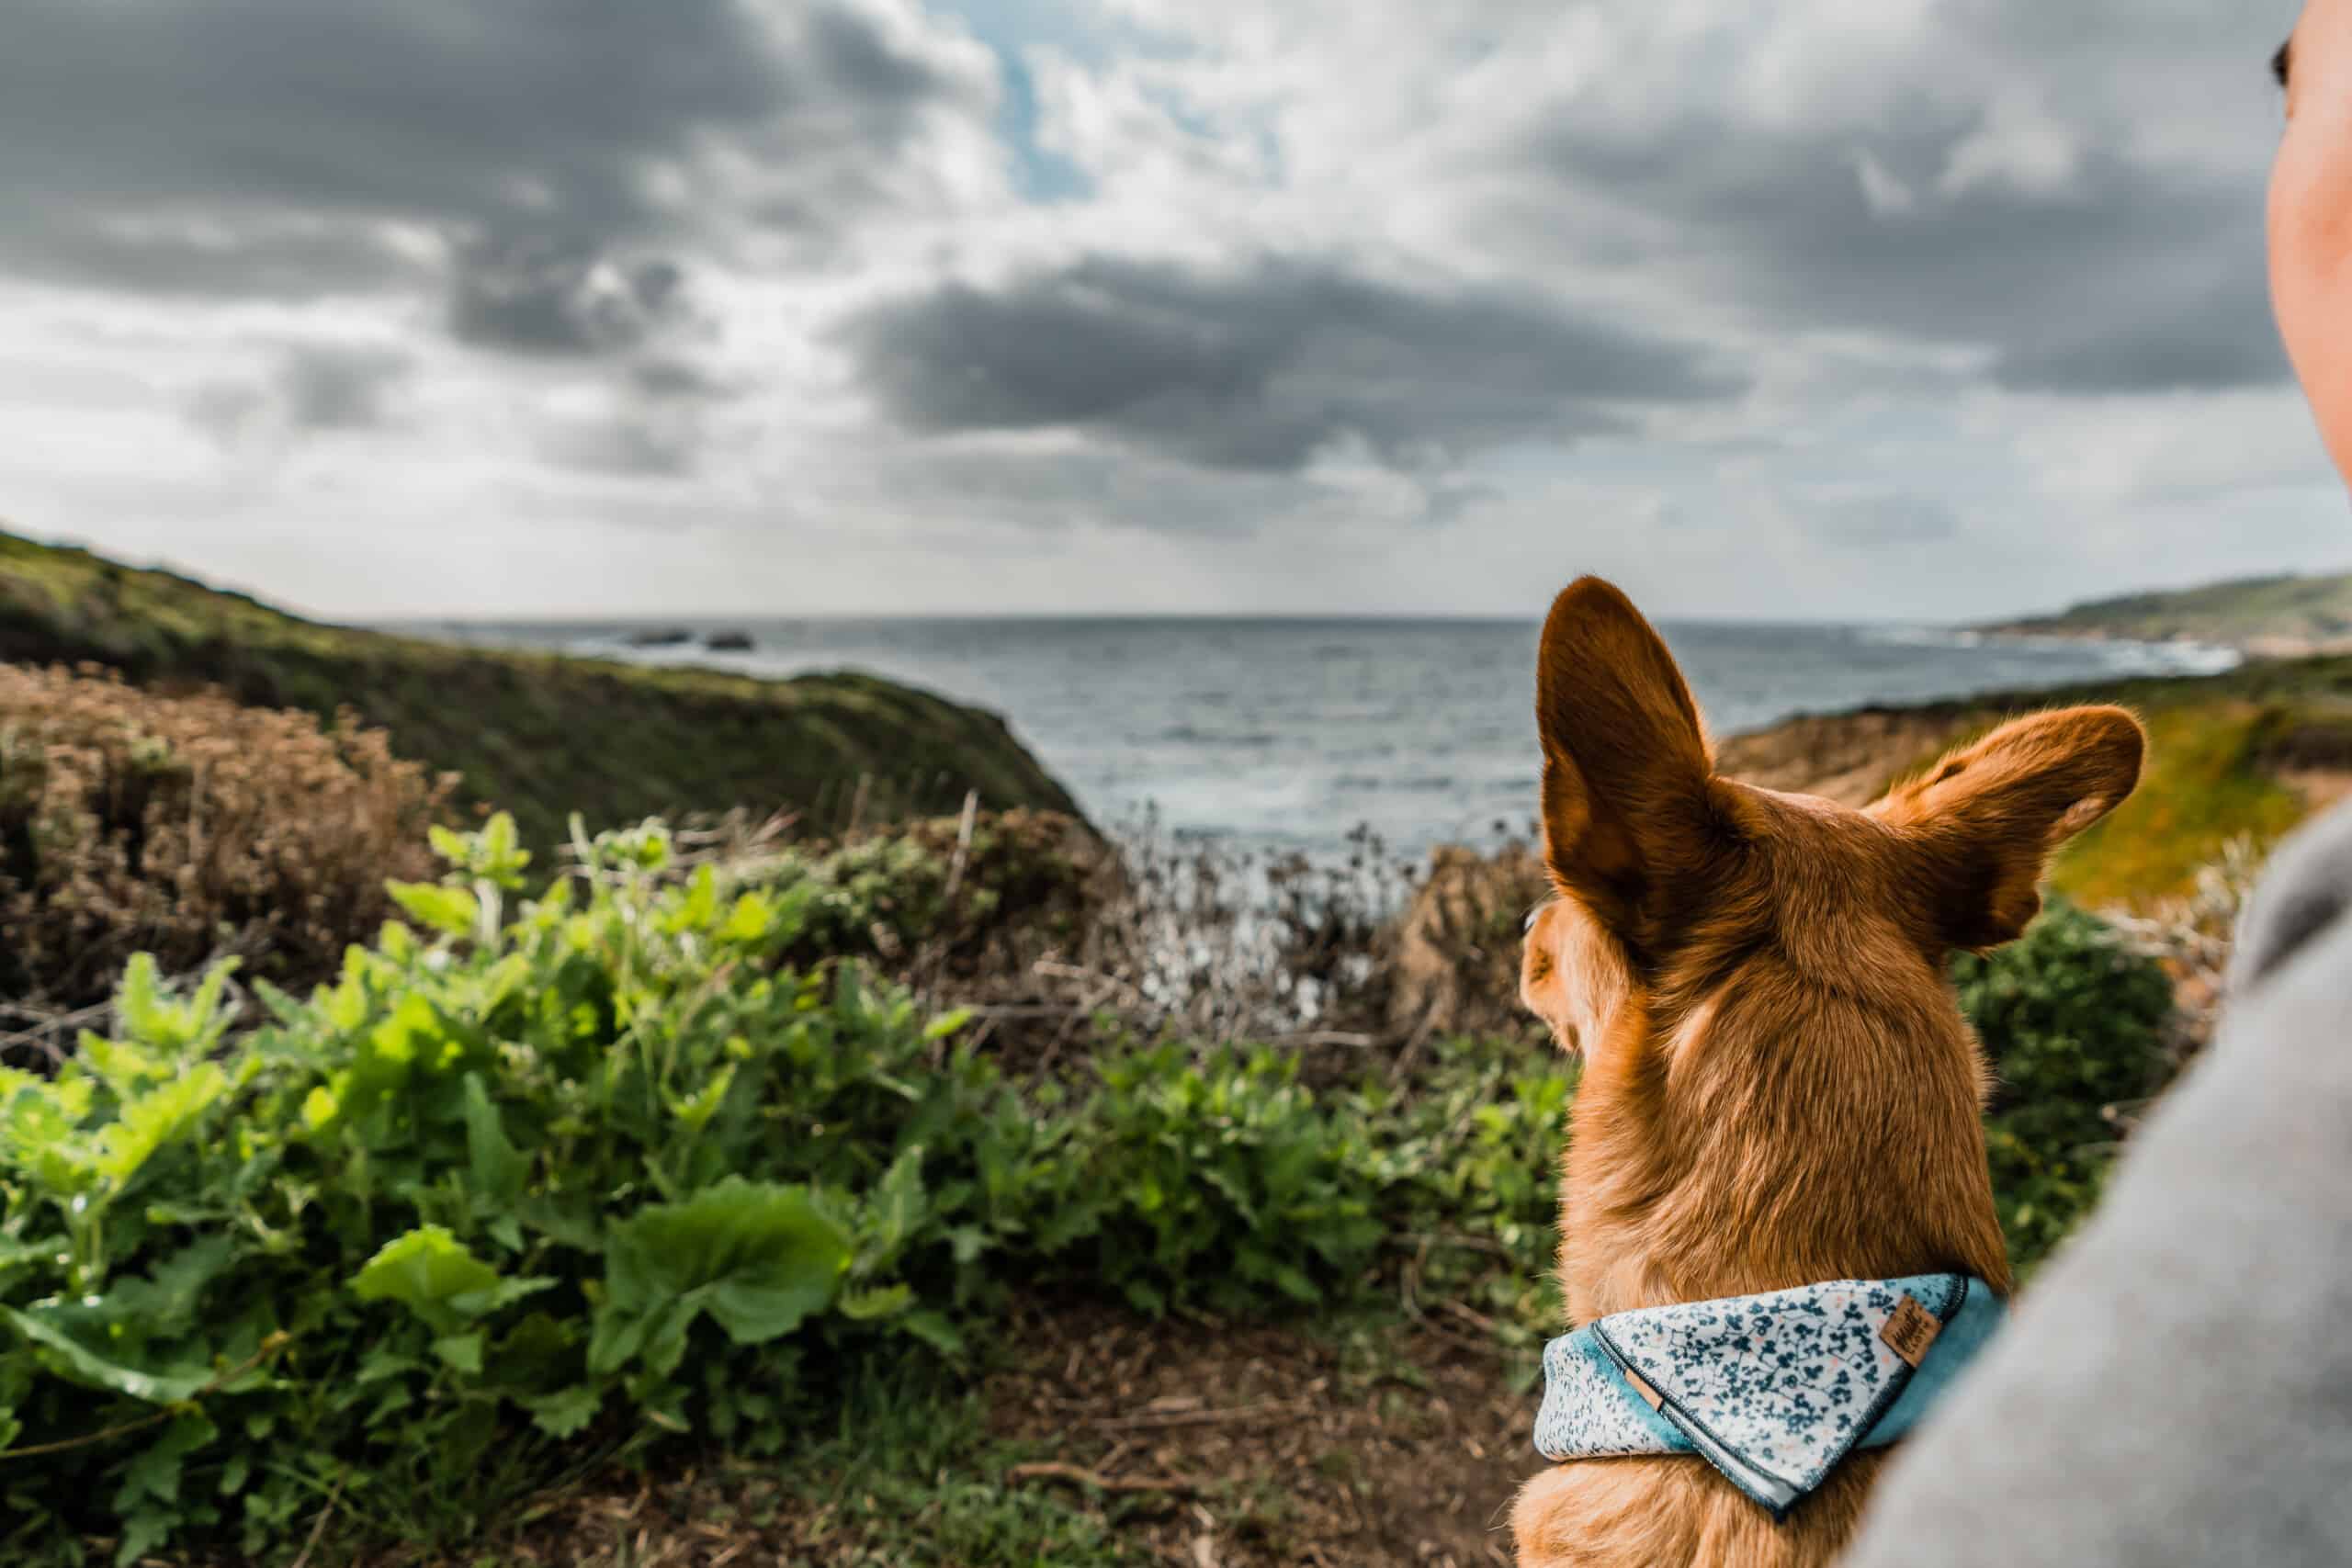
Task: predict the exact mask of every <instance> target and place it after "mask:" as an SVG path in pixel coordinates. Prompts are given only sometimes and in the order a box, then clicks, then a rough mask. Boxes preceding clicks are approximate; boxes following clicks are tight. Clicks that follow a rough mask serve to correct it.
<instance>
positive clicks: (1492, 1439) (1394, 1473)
mask: <svg viewBox="0 0 2352 1568" xmlns="http://www.w3.org/2000/svg"><path fill="white" fill-rule="evenodd" d="M1004 1336H1005V1337H1004V1343H1005V1344H1006V1345H1007V1346H1010V1347H1014V1348H1013V1349H1012V1350H1011V1351H1010V1353H1009V1354H1008V1355H1007V1356H1005V1357H1004V1358H1002V1365H1001V1370H999V1371H994V1372H992V1373H989V1374H987V1375H986V1377H985V1378H984V1380H983V1382H982V1385H981V1396H982V1397H981V1404H982V1406H983V1407H984V1408H985V1409H986V1411H987V1412H988V1416H987V1420H988V1425H989V1439H990V1441H989V1444H988V1448H989V1451H990V1452H991V1453H995V1452H1000V1451H1001V1452H1002V1453H1004V1454H1005V1455H1007V1456H1009V1457H1008V1458H1007V1459H1006V1460H1005V1461H1004V1462H1002V1463H1001V1466H999V1467H998V1468H997V1469H996V1470H995V1472H994V1473H993V1474H991V1475H988V1476H984V1477H982V1478H980V1480H979V1483H978V1484H979V1485H980V1486H981V1487H982V1488H983V1489H996V1488H1001V1489H1002V1491H1003V1492H1004V1493H1005V1494H1007V1495H1010V1494H1012V1493H1015V1492H1022V1491H1035V1492H1036V1493H1039V1494H1041V1495H1043V1496H1045V1497H1050V1498H1051V1499H1052V1500H1053V1501H1054V1502H1055V1503H1056V1504H1057V1505H1058V1506H1061V1507H1064V1508H1068V1509H1070V1510H1074V1511H1076V1512H1077V1513H1079V1514H1080V1515H1083V1516H1086V1517H1088V1518H1089V1519H1090V1520H1091V1521H1093V1522H1095V1523H1096V1524H1098V1525H1099V1526H1100V1528H1101V1529H1102V1530H1103V1533H1104V1535H1105V1536H1107V1538H1108V1539H1109V1540H1112V1541H1113V1542H1114V1543H1115V1545H1116V1548H1117V1549H1119V1550H1120V1551H1121V1552H1122V1553H1123V1555H1122V1556H1121V1558H1120V1560H1121V1561H1126V1562H1165V1563H1170V1564H1175V1565H1179V1568H1272V1565H1276V1564H1280V1565H1284V1568H1289V1565H1295V1564H1303V1565H1306V1568H1390V1565H1396V1568H1487V1565H1492V1564H1505V1565H1507V1564H1509V1563H1510V1560H1511V1558H1510V1534H1509V1529H1508V1517H1509V1510H1510V1498H1511V1495H1512V1494H1513V1492H1514V1491H1515V1490H1516V1488H1517V1486H1518V1484H1519V1483H1520V1482H1521V1480H1523V1479H1524V1478H1525V1477H1526V1476H1527V1475H1528V1474H1529V1473H1531V1472H1532V1471H1533V1470H1534V1469H1535V1468H1537V1466H1538V1465H1539V1464H1540V1462H1541V1461H1538V1460H1537V1459H1536V1458H1535V1456H1534V1454H1533V1451H1532V1448H1531V1447H1530V1442H1529V1431H1530V1428H1531V1426H1532V1419H1533V1410H1534V1405H1533V1402H1532V1394H1530V1393H1526V1392H1523V1391H1522V1390H1521V1389H1516V1388H1514V1386H1513V1380H1514V1374H1516V1375H1517V1376H1519V1377H1520V1378H1522V1379H1523V1378H1525V1377H1526V1376H1528V1375H1529V1374H1530V1373H1531V1372H1532V1363H1533V1357H1532V1352H1530V1353H1513V1352H1510V1351H1507V1350H1505V1349H1504V1348H1502V1347H1501V1346H1500V1345H1499V1344H1498V1342H1497V1341H1496V1340H1495V1339H1494V1338H1493V1337H1491V1336H1488V1335H1486V1334H1482V1333H1479V1332H1476V1330H1475V1329H1473V1328H1470V1327H1464V1328H1462V1329H1460V1330H1459V1331H1457V1330H1455V1329H1454V1328H1453V1326H1452V1325H1438V1324H1434V1323H1425V1324H1420V1325H1407V1324H1403V1323H1390V1324H1386V1325H1364V1324H1354V1325H1342V1326H1340V1327H1336V1328H1328V1329H1318V1328H1317V1327H1315V1326H1313V1325H1305V1326H1266V1325H1216V1324H1202V1323H1186V1322H1177V1321H1167V1322H1160V1323H1152V1322H1149V1321H1147V1320H1145V1319H1142V1318H1139V1317H1136V1316H1135V1315H1133V1314H1125V1313H1121V1312H1119V1311H1117V1310H1115V1309H1112V1308H1106V1307H1101V1306H1077V1307H1057V1308H1054V1309H1051V1310H1047V1309H1044V1308H1038V1307H1031V1308H1027V1309H1023V1311H1021V1312H1020V1313H1018V1314H1016V1315H1015V1316H1014V1317H1013V1318H1012V1319H1011V1320H1009V1321H1008V1322H1007V1324H1006V1325H1005V1331H1004ZM1522 1363H1523V1364H1522ZM745 1473H746V1467H744V1466H741V1465H740V1464H738V1465H734V1466H724V1467H722V1466H705V1467H694V1466H687V1467H682V1468H680V1469H678V1470H677V1471H675V1472H672V1473H670V1474H668V1475H667V1476H664V1477H661V1478H658V1479H648V1478H644V1477H621V1476H615V1477H613V1478H611V1479H610V1480H609V1481H608V1482H606V1483H603V1484H602V1485H591V1486H589V1487H587V1488H585V1489H582V1490H581V1491H578V1492H576V1493H573V1494H571V1495H567V1496H566V1497H564V1498H563V1499H562V1500H560V1502H559V1503H557V1504H555V1505H554V1506H551V1507H549V1508H548V1509H547V1510H546V1511H545V1513H544V1514H543V1515H542V1517H539V1518H538V1519H537V1521H536V1522H535V1523H534V1524H533V1525H532V1526H531V1527H530V1528H529V1529H528V1530H527V1531H526V1534H525V1536H524V1537H523V1539H522V1540H519V1541H516V1542H515V1543H514V1544H512V1545H510V1546H508V1547H507V1548H506V1549H504V1550H503V1551H501V1552H499V1553H498V1554H497V1555H496V1557H495V1558H491V1559H483V1558H469V1559H466V1560H465V1561H466V1562H467V1564H468V1568H475V1565H476V1564H479V1563H483V1562H498V1563H500V1564H505V1563H515V1562H521V1563H530V1564H550V1565H552V1564H567V1565H572V1564H577V1565H583V1568H584V1565H596V1568H753V1565H763V1564H782V1563H792V1564H809V1565H810V1568H834V1565H837V1564H839V1565H849V1564H856V1565H859V1568H863V1565H865V1564H869V1563H877V1562H892V1563H903V1564H905V1565H906V1568H933V1565H936V1568H950V1565H954V1568H964V1565H965V1564H966V1563H967V1562H968V1561H970V1560H971V1559H973V1558H975V1557H977V1556H979V1555H981V1554H980V1553H978V1552H976V1551H974V1550H973V1549H972V1548H971V1547H970V1546H968V1545H967V1546H965V1547H963V1548H961V1549H957V1550H947V1551H937V1552H936V1553H934V1552H933V1549H932V1548H931V1546H930V1544H929V1542H928V1540H926V1538H925V1536H924V1534H923V1531H922V1527H921V1521H920V1518H919V1517H918V1518H917V1519H916V1520H914V1521H912V1523H911V1525H910V1523H909V1522H907V1521H903V1520H902V1521H901V1522H900V1524H899V1529H900V1531H901V1532H902V1533H901V1534H900V1535H899V1536H898V1537H896V1538H894V1539H893V1540H891V1541H888V1542H885V1541H879V1540H876V1539H875V1538H874V1537H873V1536H872V1534H871V1533H870V1532H869V1531H868V1530H867V1529H865V1528H863V1527H861V1526H859V1525H858V1524H857V1523H856V1522H855V1520H854V1517H850V1514H851V1512H852V1510H850V1509H846V1508H844V1509H842V1510H840V1511H838V1512H837V1509H836V1506H835V1505H833V1504H831V1503H819V1502H812V1501H811V1500H810V1499H809V1498H807V1497H800V1498H793V1497H791V1496H789V1495H777V1494H776V1492H775V1489H774V1488H773V1485H772V1483H759V1482H753V1483H749V1485H748V1487H747V1483H746V1481H745ZM747 1494H748V1495H747ZM758 1497H764V1498H766V1499H767V1502H766V1504H765V1505H764V1506H760V1505H758V1504H757V1503H755V1502H754V1501H752V1500H751V1499H752V1498H758ZM1008 1506H1012V1505H1011V1503H1010V1501H1009V1499H1008ZM1016 1550H1018V1549H1016ZM1026 1550H1027V1554H1026V1555H1012V1554H1011V1553H1008V1554H1007V1555H1005V1556H1002V1557H998V1556H993V1555H991V1556H989V1558H988V1560H989V1561H992V1562H1022V1563H1024V1564H1029V1563H1035V1564H1036V1565H1037V1568H1046V1565H1047V1564H1052V1565H1054V1568H1059V1565H1060V1564H1062V1563H1065V1562H1067V1563H1070V1564H1074V1565H1075V1564H1083V1563H1086V1562H1092V1561H1096V1560H1098V1559H1099V1558H1100V1557H1101V1556H1103V1551H1101V1550H1099V1549H1098V1550H1096V1551H1091V1552H1078V1551H1072V1552H1069V1553H1068V1554H1059V1553H1056V1554H1040V1553H1039V1552H1038V1551H1036V1549H1034V1548H1032V1549H1026ZM454 1562H455V1560H453V1562H452V1568H454Z"/></svg>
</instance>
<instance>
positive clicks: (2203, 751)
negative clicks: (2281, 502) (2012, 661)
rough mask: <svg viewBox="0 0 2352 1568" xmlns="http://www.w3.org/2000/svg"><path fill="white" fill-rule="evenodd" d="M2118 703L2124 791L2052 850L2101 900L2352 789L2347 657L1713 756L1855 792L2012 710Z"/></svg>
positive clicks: (2114, 689) (2173, 874)
mask: <svg viewBox="0 0 2352 1568" xmlns="http://www.w3.org/2000/svg"><path fill="white" fill-rule="evenodd" d="M2077 703H2120V704H2121V705H2124V706H2126V707H2129V708H2131V709H2132V710H2133V711H2135V712H2137V713H2138V714H2139V715H2140V716H2141V717H2142V719H2143V721H2145V723H2146V724H2147V727H2148V732H2149V739H2150V742H2151V744H2150V748H2149V753H2148V762H2147V768H2146V771H2145V773H2143V775H2142V778H2141V783H2140V787H2139V788H2138V790H2136V791H2135V792H2134V793H2133V795H2132V796H2131V799H2130V800H2128V801H2126V802H2125V803H2124V804H2123V805H2122V806H2121V807H2118V808H2117V809H2116V811H2115V812H2114V813H2113V815H2111V816H2109V818H2107V819H2106V820H2105V821H2103V822H2101V823H2099V824H2098V826H2096V827H2094V828H2093V829H2090V830H2089V831H2088V832H2086V833H2084V834H2083V835H2082V836H2081V837H2080V838H2078V839H2076V840H2075V841H2074V842H2073V843H2071V844H2069V845H2068V846H2067V847H2066V849H2065V850H2064V852H2062V853H2061V854H2060V855H2059V857H2058V860H2057V863H2056V864H2055V866H2054V868H2053V870H2052V877H2051V881H2052V886H2054V887H2055V888H2056V889H2057V890H2058V891H2060V892H2062V893H2064V894H2065V895H2067V896H2068V897H2073V898H2075V899H2077V900H2079V901H2081V902H2083V903H2086V904H2091V905H2094V906H2098V907H2108V906H2118V907H2135V908H2145V907H2148V906H2151V905H2153V904H2155V903H2156V902H2158V901H2160V900H2164V899H2169V898H2176V897H2182V896H2184V895H2186V894H2188V893H2189V892H2191V891H2192V890H2193V886H2194V884H2195V880H2196V875H2197V872H2198V870H2199V867H2201V866H2205V865H2209V864H2211V863H2213V862H2214V861H2216V860H2218V859H2219V858H2220V857H2221V854H2222V849H2223V846H2225V845H2227V844H2229V843H2231V842H2233V841H2237V840H2243V841H2245V842H2246V843H2247V844H2249V845H2250V846H2251V847H2252V849H2253V851H2254V852H2256V853H2257V854H2258V853H2260V852H2264V851H2267V849H2268V847H2269V846H2270V845H2271V844H2272V843H2275V842H2276V841H2277V840H2278V839H2279V838H2280V837H2281V836H2282V835H2284V834H2285V833H2286V832H2287V831H2289V830H2290V829H2292V828H2293V827H2294V826H2295V825H2296V823H2298V822H2299V821H2301V819H2302V818H2304V816H2306V815H2307V814H2308V813H2309V811H2310V810H2311V809H2312V803H2313V802H2315V801H2325V800H2328V799H2333V798H2335V796H2336V795H2340V794H2342V793H2343V792H2344V790H2345V788H2346V786H2347V785H2352V657H2347V656H2344V655H2327V656H2323V657H2318V658H2312V659H2301V660H2256V661H2253V662H2249V663H2246V664H2244V665H2241V666H2239V667H2238V668H2237V669H2234V670H2231V671H2224V672H2222V673H2221V674H2217V675H2204V676H2194V677H2160V676H2150V677H2144V678H2139V679H2133V680H2126V681H2114V682H2098V683H2091V684H2084V685H2077V686H2066V687H2060V688H2056V689H2053V690H2048V691H2029V692H1994V693H1986V694H1982V695H1979V696H1973V697H1967V698H1962V699H1957V700H1953V701H1949V702H1939V703H1928V704H1922V705H1918V706H1916V707H1909V708H1901V709H1888V708H1866V709H1858V710H1856V711H1855V712H1853V713H1850V714H1842V715H1830V716H1811V717H1804V718H1800V719H1794V720H1791V721H1789V722H1787V723H1785V724H1782V725H1780V726H1776V727H1774V728H1771V729H1770V730H1765V731H1760V732H1758V733H1756V734H1752V735H1746V736H1740V737H1737V738H1736V739H1733V740H1732V741H1730V742H1728V743H1727V744H1726V745H1725V747H1724V752H1723V761H1724V767H1725V768H1726V769H1727V770H1728V771H1729V772H1731V773H1734V774H1735V775H1736V776H1738V777H1746V778H1754V779H1756V780H1757V781H1758V782H1759V783H1765V784H1770V785H1772V786H1773V787H1775V788H1780V789H1795V790H1808V789H1816V788H1823V787H1826V786H1825V783H1824V781H1825V780H1826V779H1829V778H1838V777H1841V776H1842V778H1843V779H1845V780H1847V781H1849V782H1851V783H1852V784H1854V786H1855V787H1852V788H1850V789H1846V790H1843V791H1842V794H1843V795H1844V797H1846V798H1849V800H1850V801H1851V802H1852V803H1854V804H1860V803H1861V802H1862V801H1865V800H1868V799H1871V798H1873V797H1875V796H1876V795H1879V794H1881V793H1883V791H1884V790H1885V789H1886V788H1887V787H1888V786H1890V785H1892V784H1895V783H1897V782H1899V781H1901V780H1903V779H1905V778H1907V777H1910V776H1912V775H1913V774H1915V773H1919V772H1921V771H1922V770H1924V769H1925V768H1927V767H1928V765H1930V764H1931V763H1932V762H1934V761H1935V760H1936V759H1937V758H1939V757H1940V756H1941V755H1942V754H1943V753H1944V752H1946V751H1947V750H1951V749H1952V748H1954V747H1957V746H1962V745H1964V744H1966V743H1967V742H1969V741H1971V740H1973V739H1976V738H1977V737H1979V736H1981V735H1983V734H1985V732H1986V731H1988V730H1990V729H1992V728H1994V727H1995V726H1996V725H1997V724H2000V723H2001V722H2002V721H2004V720H2006V719H2008V718H2012V717H2015V716H2018V715H2019V714H2027V713H2036V712H2040V711H2041V710H2043V709H2047V708H2054V707H2064V706H2068V705H2073V704H2077Z"/></svg>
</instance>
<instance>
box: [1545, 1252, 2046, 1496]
mask: <svg viewBox="0 0 2352 1568" xmlns="http://www.w3.org/2000/svg"><path fill="white" fill-rule="evenodd" d="M2004 1311H2005V1308H2004V1307H2003V1305H2002V1302H2001V1299H2000V1297H1998V1296H1996V1295H1995V1294H1994V1293H1993V1288H1992V1287H1991V1286H1990V1285H1987V1284H1986V1283H1985V1281H1984V1280H1973V1279H1970V1278H1968V1277H1967V1276H1966V1275H1962V1274H1922V1275H1918V1276H1916V1277H1915V1278H1912V1279H1908V1280H1831V1281H1829V1282H1828V1283H1826V1284H1821V1285H1805V1286H1803V1287H1800V1288H1799V1289H1797V1290H1793V1291H1774V1292H1770V1293H1769V1294H1766V1295H1760V1296H1733V1297H1728V1298H1726V1299H1724V1300H1722V1301H1713V1302H1687V1303H1681V1304H1679V1305H1677V1306H1665V1307H1648V1308H1645V1309H1643V1310H1641V1311H1638V1312H1621V1313H1615V1314H1611V1315H1610V1316H1608V1317H1603V1318H1599V1319H1596V1320H1595V1321H1593V1322H1591V1323H1589V1324H1587V1325H1585V1326H1584V1327H1582V1328H1579V1329H1577V1331H1576V1332H1575V1333H1573V1334H1566V1335H1563V1336H1561V1337H1559V1338H1557V1339H1555V1340H1553V1341H1552V1342H1551V1343H1550V1344H1549V1345H1547V1346H1545V1347H1544V1407H1543V1409H1542V1410H1541V1411H1539V1412H1538V1413H1537V1415H1536V1417H1535V1447H1536V1449H1537V1450H1538V1451H1540V1452H1541V1453H1542V1454H1543V1455H1544V1458H1546V1459H1550V1460H1572V1459H1599V1458H1602V1457H1604V1456H1611V1455H1631V1454H1687V1453H1695V1454H1698V1455H1700V1456H1701V1457H1702V1458H1703V1459H1705V1460H1706V1461H1707V1462H1708V1463H1710V1464H1712V1465H1713V1466H1714V1467H1715V1468H1716V1469H1717V1470H1719V1471H1722V1472H1724V1475H1725V1476H1726V1477H1728V1478H1729V1479H1730V1481H1731V1483H1732V1484H1733V1485H1735V1486H1736V1487H1738V1488H1739V1489H1740V1490H1741V1491H1742V1492H1745V1493H1747V1495H1749V1496H1750V1497H1753V1498H1754V1499H1755V1500H1756V1501H1757V1502H1758V1503H1761V1504H1762V1505H1763V1506H1765V1507H1767V1508H1770V1510H1771V1511H1772V1517H1774V1518H1779V1517H1781V1516H1782V1515H1784V1514H1786V1513H1787V1512H1788V1511H1789V1509H1790V1508H1791V1507H1792V1506H1795V1505H1796V1504H1797V1503H1798V1502H1799V1501H1801V1500H1802V1499H1803V1498H1804V1496H1805V1495H1807V1494H1809V1493H1810V1492H1812V1491H1813V1489H1814V1488H1815V1487H1816V1486H1818V1485H1820V1484H1821V1483H1822V1482H1823V1480H1825V1479H1826V1477H1827V1476H1828V1474H1829V1472H1831V1471H1832V1470H1834V1469H1836V1468H1837V1466H1838V1461H1840V1460H1843V1459H1844V1458H1845V1457H1846V1456H1847V1455H1848V1454H1849V1453H1851V1452H1852V1451H1853V1450H1855V1449H1857V1448H1883V1447H1884V1446H1886V1445H1887V1444H1889V1443H1892V1442H1894V1440H1895V1439H1896V1438H1900V1437H1901V1436H1903V1434H1904V1433H1905V1432H1907V1431H1909V1430H1910V1429H1911V1427H1912V1425H1913V1424H1914V1423H1915V1422H1917V1420H1918V1419H1919V1417H1920V1416H1921V1414H1922V1413H1923V1412H1925V1411H1926V1410H1927V1408H1928V1406H1929V1405H1930V1404H1933V1403H1935V1401H1936V1399H1937V1398H1938V1397H1939V1395H1940V1394H1941V1393H1943V1391H1944V1389H1945V1388H1946V1387H1947V1386H1948V1385H1949V1384H1950V1383H1951V1379H1952V1377H1953V1376H1954V1375H1955V1374H1956V1373H1957V1372H1958V1371H1960V1369H1961V1368H1962V1367H1964V1366H1966V1365H1967V1364H1968V1361H1969V1359H1970V1358H1972V1357H1973V1356H1974V1355H1975V1354H1976V1352H1977V1351H1978V1350H1979V1349H1981V1348H1984V1346H1985V1342H1986V1341H1987V1340H1989V1339H1990V1338H1991V1337H1993V1331H1994V1329H1996V1327H1998V1326H1999V1325H2000V1321H2001V1316H2002V1314H2003V1312H2004Z"/></svg>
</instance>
